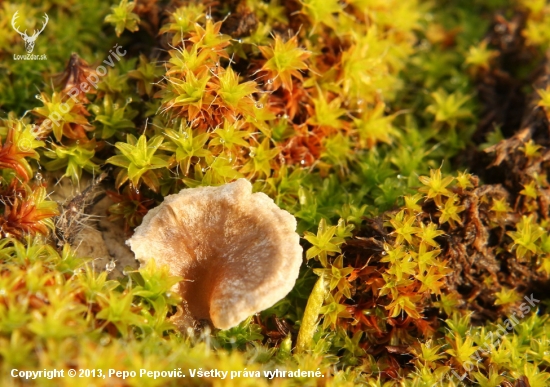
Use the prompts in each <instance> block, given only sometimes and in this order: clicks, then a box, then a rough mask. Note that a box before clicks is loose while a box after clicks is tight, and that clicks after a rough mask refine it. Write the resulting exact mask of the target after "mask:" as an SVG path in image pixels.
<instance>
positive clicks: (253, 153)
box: [248, 149, 256, 157]
mask: <svg viewBox="0 0 550 387" xmlns="http://www.w3.org/2000/svg"><path fill="white" fill-rule="evenodd" d="M248 155H249V156H250V157H255V156H256V150H255V149H251V150H250V153H249V154H248Z"/></svg>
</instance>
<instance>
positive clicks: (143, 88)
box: [128, 54, 164, 96]
mask: <svg viewBox="0 0 550 387" xmlns="http://www.w3.org/2000/svg"><path fill="white" fill-rule="evenodd" d="M163 74H164V71H163V68H162V67H160V66H157V64H156V63H154V62H149V60H148V59H147V57H146V56H145V55H143V54H141V55H140V56H139V66H138V67H137V69H135V70H131V71H129V72H128V77H129V78H131V79H135V80H137V84H138V92H139V94H140V95H148V96H152V95H153V86H154V83H155V82H156V81H157V80H158V79H159V78H160V77H161V76H162V75H163Z"/></svg>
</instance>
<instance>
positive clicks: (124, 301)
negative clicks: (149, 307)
mask: <svg viewBox="0 0 550 387" xmlns="http://www.w3.org/2000/svg"><path fill="white" fill-rule="evenodd" d="M99 296H100V297H98V298H97V300H98V302H99V305H100V306H101V310H100V311H99V313H97V315H96V317H97V318H98V319H101V320H105V321H107V322H109V323H112V324H113V325H114V326H115V327H116V328H117V329H118V331H119V332H120V334H121V335H122V337H124V338H126V337H128V334H129V331H130V330H131V328H132V326H141V325H144V324H145V323H146V320H145V319H144V318H143V317H141V316H140V315H138V314H136V313H134V312H133V309H134V306H133V305H132V301H133V299H134V294H133V292H132V291H129V290H127V291H125V294H122V295H121V294H120V293H117V292H114V291H110V292H107V293H105V294H104V293H101V294H99Z"/></svg>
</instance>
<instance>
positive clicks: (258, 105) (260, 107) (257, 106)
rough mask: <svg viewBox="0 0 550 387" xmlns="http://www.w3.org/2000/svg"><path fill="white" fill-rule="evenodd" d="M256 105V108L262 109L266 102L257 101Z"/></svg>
mask: <svg viewBox="0 0 550 387" xmlns="http://www.w3.org/2000/svg"><path fill="white" fill-rule="evenodd" d="M254 106H256V109H262V108H263V107H264V104H263V103H261V102H256V104H255V105H254Z"/></svg>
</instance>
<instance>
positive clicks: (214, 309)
mask: <svg viewBox="0 0 550 387" xmlns="http://www.w3.org/2000/svg"><path fill="white" fill-rule="evenodd" d="M126 243H127V244H128V245H129V246H130V248H131V249H132V251H133V252H134V254H135V255H136V259H138V260H139V261H140V263H141V265H142V266H144V265H145V264H146V263H147V261H148V260H149V259H155V260H156V262H157V264H167V265H169V267H170V271H171V273H172V274H174V275H178V276H181V277H183V278H184V281H181V282H180V283H178V284H177V285H175V287H174V291H177V292H178V293H179V294H180V295H181V296H182V298H183V313H180V314H177V315H175V316H172V321H173V322H174V323H175V324H176V325H177V326H178V328H179V329H185V328H189V327H191V326H192V325H193V323H194V321H197V320H204V319H206V320H210V321H211V322H212V324H213V325H214V326H215V327H216V328H220V329H228V328H231V327H233V326H236V325H238V324H239V323H240V322H241V321H243V320H245V319H246V318H247V317H249V316H250V315H252V314H254V313H258V312H260V311H262V310H264V309H267V308H269V307H271V306H272V305H273V304H275V303H276V302H277V301H279V300H280V299H282V298H283V297H285V296H286V295H287V294H288V293H289V292H290V290H292V288H293V287H294V284H295V282H296V279H297V278H298V272H299V269H300V265H301V264H302V247H301V246H300V238H299V236H298V234H297V233H296V219H295V218H294V217H293V216H292V215H291V214H289V213H288V212H287V211H284V210H282V209H280V208H279V207H278V206H277V205H276V204H275V203H274V202H273V200H272V199H271V198H269V197H268V196H267V195H265V194H264V193H252V185H251V184H250V182H248V181H247V180H246V179H239V180H237V181H235V182H233V183H229V184H225V185H222V186H219V187H199V188H188V189H184V190H182V191H180V193H178V194H175V195H169V196H167V197H165V199H164V202H163V203H162V204H160V205H159V206H158V207H156V208H154V209H152V210H150V211H149V213H148V214H147V215H146V216H145V217H144V219H143V223H142V224H141V225H140V226H139V227H137V228H136V230H135V233H134V235H133V236H132V237H131V238H130V239H129V240H128V241H126Z"/></svg>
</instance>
